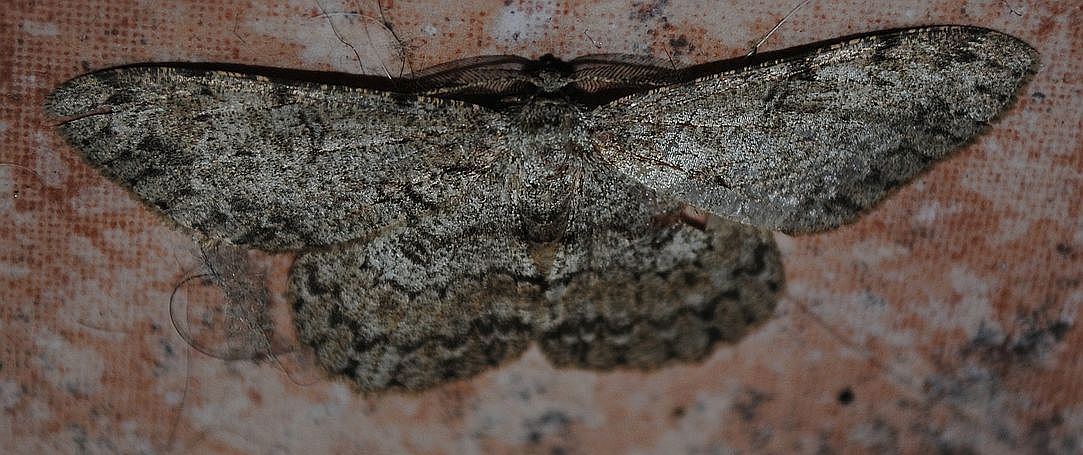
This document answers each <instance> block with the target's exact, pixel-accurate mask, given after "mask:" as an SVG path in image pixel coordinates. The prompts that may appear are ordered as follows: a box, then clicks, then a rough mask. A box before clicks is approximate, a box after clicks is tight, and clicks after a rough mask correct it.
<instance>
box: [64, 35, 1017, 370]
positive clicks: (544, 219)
mask: <svg viewBox="0 0 1083 455" xmlns="http://www.w3.org/2000/svg"><path fill="white" fill-rule="evenodd" d="M1037 61H1038V54H1037V52H1036V51H1035V50H1034V49H1033V48H1031V47H1030V46H1028V45H1027V44H1026V43H1024V42H1022V41H1020V40H1019V39H1016V38H1013V37H1011V36H1008V35H1005V34H1002V33H999V32H995V31H992V30H987V29H982V28H975V27H963V26H936V27H924V28H915V29H905V30H894V31H886V32H878V33H873V34H867V35H863V36H857V37H851V38H845V39H839V40H834V41H831V42H825V43H819V44H814V45H809V46H804V47H801V48H795V49H790V50H785V51H780V52H775V53H769V54H759V55H757V56H753V57H750V58H743V59H736V60H729V61H722V62H715V63H708V64H704V65H698V66H693V67H689V68H683V69H670V68H666V67H664V66H661V65H653V64H648V63H645V62H644V60H643V59H636V58H632V57H617V56H585V57H579V58H576V59H573V60H569V61H562V60H559V59H556V58H554V57H551V56H546V57H542V58H541V59H537V60H532V59H526V58H521V57H513V56H494V57H479V58H474V59H468V60H463V61H457V62H451V63H448V64H444V65H440V66H437V67H434V68H430V69H428V70H425V71H423V72H421V73H419V74H416V75H413V76H411V77H409V78H402V79H381V78H371V77H368V78H366V77H356V78H353V79H346V78H342V77H339V76H335V77H331V76H330V75H326V76H325V75H316V74H311V73H300V72H291V71H288V70H276V71H269V70H267V69H259V68H226V67H207V66H202V67H201V66H196V65H161V64H159V65H135V66H126V67H120V68H113V69H108V70H103V71H98V72H94V73H90V74H87V75H84V76H80V77H78V78H75V79H72V80H70V81H68V82H66V83H64V84H63V85H61V86H60V87H59V88H57V89H56V90H55V91H54V92H52V93H51V94H50V95H48V97H47V99H46V101H45V107H46V110H47V111H48V112H49V113H50V114H53V115H56V116H60V117H62V118H63V122H62V123H61V125H60V126H59V129H60V132H61V134H62V135H63V136H64V138H66V140H67V141H68V142H69V143H70V144H71V145H72V146H73V147H74V148H75V149H77V150H78V151H79V152H80V153H81V155H82V156H83V158H84V159H85V160H86V161H87V162H88V163H90V164H91V165H93V166H95V167H96V168H98V169H99V170H100V171H101V172H102V174H104V175H105V176H106V177H107V178H109V179H110V180H112V181H114V182H116V183H117V184H119V185H122V186H123V187H125V188H127V189H128V190H129V191H130V192H131V193H132V194H134V195H135V196H136V197H137V198H138V199H139V200H140V201H142V202H144V203H146V204H147V206H148V207H149V208H150V209H152V210H154V211H156V212H158V213H160V214H162V215H163V216H164V217H166V218H168V219H169V220H172V221H173V222H174V223H175V224H176V225H177V226H178V227H180V228H182V229H184V230H186V231H189V232H191V233H193V234H196V235H197V236H199V237H202V238H205V239H210V240H214V241H220V242H227V243H230V244H234V245H238V246H242V247H247V248H256V249H262V250H266V251H272V252H296V253H297V258H296V260H295V263H294V265H293V268H292V271H291V276H290V296H289V299H290V301H291V303H292V305H293V310H294V317H295V323H296V326H297V329H298V333H299V336H300V339H301V340H302V341H303V342H304V343H306V344H308V345H311V346H312V348H313V349H314V350H315V353H316V357H317V359H318V363H319V364H320V365H321V366H322V367H323V368H324V369H325V370H326V371H328V372H329V373H330V374H332V375H334V376H340V377H344V378H348V379H349V380H350V381H352V382H353V383H354V384H356V386H357V387H358V388H359V389H360V390H365V391H381V390H388V389H415V390H416V389H423V388H427V387H431V386H433V385H437V384H441V383H445V382H447V381H451V380H455V379H459V378H465V377H469V376H472V375H474V374H477V373H479V372H481V371H483V370H485V369H487V368H490V367H492V366H494V365H497V364H500V363H501V362H504V361H507V360H509V359H514V358H516V357H517V356H518V355H519V354H521V353H522V352H523V351H524V350H525V349H526V348H527V347H528V346H529V345H530V343H531V342H536V343H537V344H538V345H539V347H540V349H541V350H542V352H543V353H545V355H546V356H547V357H548V358H549V359H550V360H551V361H552V362H553V363H554V364H555V365H558V366H573V367H582V368H599V369H604V368H613V367H632V368H644V369H645V368H654V367H657V366H659V365H664V364H667V363H669V362H672V361H691V360H697V359H701V358H703V357H705V356H706V355H707V354H709V353H710V352H711V350H712V348H713V346H715V345H716V344H717V343H718V342H720V341H734V340H737V339H739V338H740V337H741V336H742V334H744V333H746V332H747V330H749V329H750V328H751V327H754V326H755V325H756V324H758V323H761V322H762V321H764V320H765V319H766V318H768V317H769V315H770V314H771V313H772V311H773V309H774V305H775V302H776V299H777V297H778V295H779V293H780V292H781V289H782V285H783V272H782V266H781V263H780V260H779V253H778V250H777V248H776V247H775V244H774V242H773V240H772V237H771V233H770V231H771V230H781V231H784V232H789V233H807V232H817V231H822V230H826V229H831V228H834V227H836V226H839V225H841V224H844V223H847V222H850V221H852V220H853V219H855V218H856V217H857V216H858V215H859V214H861V213H862V212H863V211H864V210H865V209H867V208H868V207H870V206H872V205H874V204H875V203H876V202H877V201H879V200H881V199H883V198H884V197H885V195H886V194H887V193H888V192H889V191H890V190H891V189H892V188H895V187H898V186H899V185H902V184H905V183H906V182H908V181H909V180H911V179H913V178H914V176H915V175H917V174H918V173H920V172H922V171H923V170H925V169H927V168H929V167H930V166H932V165H933V163H935V162H936V161H938V160H940V159H942V158H944V157H945V156H947V155H949V154H950V153H951V152H952V151H954V150H956V149H958V148H959V147H960V146H962V145H964V144H965V143H967V142H968V141H970V140H972V139H973V138H974V137H976V136H977V135H978V134H980V133H981V132H982V131H983V130H984V129H985V128H986V127H987V125H988V124H989V123H990V122H991V121H992V120H993V119H994V118H995V117H996V116H997V115H998V114H999V113H1000V112H1001V111H1002V110H1004V109H1005V108H1006V107H1007V106H1009V105H1010V103H1011V102H1012V100H1013V99H1014V97H1015V94H1016V92H1017V91H1018V90H1019V88H1020V87H1021V86H1022V84H1023V83H1024V82H1025V80H1026V79H1027V78H1028V77H1029V75H1031V74H1032V73H1033V72H1034V71H1035V68H1036V66H1037Z"/></svg>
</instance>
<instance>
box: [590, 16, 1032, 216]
mask: <svg viewBox="0 0 1083 455" xmlns="http://www.w3.org/2000/svg"><path fill="white" fill-rule="evenodd" d="M1037 62H1038V53H1037V52H1036V51H1035V50H1034V49H1033V48H1031V47H1030V46H1028V45H1027V44H1026V43H1024V42H1022V41H1020V40H1018V39H1016V38H1013V37H1011V36H1008V35H1005V34H1002V33H999V32H995V31H992V30H987V29H982V28H975V27H961V26H943V27H928V28H917V29H909V30H901V31H892V32H887V33H883V34H876V35H868V36H864V37H861V38H858V39H855V40H851V41H846V42H841V43H837V44H832V45H829V46H826V47H820V48H814V49H812V50H811V51H807V52H804V53H798V54H796V55H792V56H789V57H787V58H785V59H783V60H779V61H773V62H766V63H762V64H758V65H753V66H750V67H746V68H740V69H736V70H731V71H726V72H722V73H719V74H714V75H708V76H705V77H701V78H698V79H695V80H693V81H691V82H686V83H681V84H676V85H673V86H669V87H664V88H659V89H655V90H652V91H649V92H645V93H640V94H635V95H631V96H628V97H625V98H622V99H619V100H617V101H614V102H613V103H611V104H609V105H606V106H603V107H601V108H599V109H597V110H596V111H595V112H594V118H593V124H592V125H591V126H590V127H589V128H590V129H591V130H592V133H591V134H592V141H593V143H594V146H595V149H596V151H597V152H598V153H599V154H600V155H601V156H602V157H604V159H605V160H607V161H608V162H610V163H611V164H612V165H614V166H616V167H617V168H618V169H620V170H621V172H623V173H624V174H626V175H628V176H629V177H631V178H633V179H635V180H637V181H639V182H641V183H643V184H644V185H646V186H648V187H650V188H653V189H655V190H658V191H661V192H663V193H665V194H669V195H672V196H674V197H677V198H679V199H682V200H684V201H687V202H688V203H690V204H693V205H695V206H697V207H700V208H703V209H706V210H708V211H710V212H713V213H715V214H717V215H719V216H723V217H728V218H731V219H734V220H737V221H740V222H744V223H750V224H754V225H757V226H761V227H767V228H770V229H776V230H782V231H786V232H791V233H799V232H813V231H820V230H825V229H831V228H833V227H837V226H839V225H841V224H844V223H847V222H850V221H852V220H853V219H855V218H856V217H857V216H858V215H859V214H860V213H861V212H863V211H864V210H865V209H866V208H868V207H870V206H872V205H874V204H876V203H877V202H878V201H880V200H881V199H882V198H883V197H884V196H885V195H886V194H887V193H888V192H889V191H890V190H891V189H892V188H895V187H897V186H900V185H902V184H904V183H906V182H908V181H910V180H911V179H913V178H914V176H916V175H917V174H919V173H920V172H922V171H923V170H925V169H927V168H929V167H930V166H932V164H933V163H935V162H936V161H938V160H940V159H942V158H944V157H945V156H947V155H949V154H950V153H951V152H952V151H954V150H957V149H958V148H959V147H960V146H962V145H963V144H966V143H967V142H968V141H970V140H972V139H973V138H974V137H976V136H977V135H978V134H980V133H981V132H982V131H983V130H984V128H985V126H986V125H988V123H989V122H991V121H992V120H993V119H994V118H995V117H996V116H997V115H998V114H999V113H1000V112H1001V111H1002V110H1004V109H1005V108H1007V106H1008V105H1009V104H1010V103H1011V102H1012V100H1013V99H1014V97H1015V93H1016V92H1017V90H1018V89H1019V88H1020V87H1021V86H1022V84H1023V83H1024V82H1025V81H1026V80H1027V78H1028V77H1029V76H1030V75H1031V74H1032V73H1033V72H1034V71H1035V69H1036V65H1037ZM716 65H717V64H716ZM697 71H702V69H697Z"/></svg>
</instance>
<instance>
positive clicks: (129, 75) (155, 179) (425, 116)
mask: <svg viewBox="0 0 1083 455" xmlns="http://www.w3.org/2000/svg"><path fill="white" fill-rule="evenodd" d="M46 109H47V111H49V112H50V113H51V114H53V115H58V116H65V117H69V119H68V120H66V121H65V122H64V123H63V124H62V125H61V127H60V129H61V132H62V134H63V135H64V137H65V138H67V140H68V142H70V143H71V144H72V145H73V146H75V147H76V148H77V149H79V151H80V152H81V153H82V154H83V156H84V157H85V158H86V160H87V161H88V162H90V163H91V164H92V165H94V166H96V167H98V168H100V169H101V170H102V171H103V173H104V174H105V175H106V176H108V177H109V178H111V179H112V180H113V181H115V182H116V183H118V184H120V185H123V186H125V187H127V188H129V189H131V190H132V191H133V192H134V193H136V194H137V195H139V196H140V197H141V198H142V199H143V200H144V201H145V202H147V203H148V204H150V205H151V206H153V207H155V208H157V209H158V210H160V211H161V212H162V213H164V214H165V215H167V216H168V217H169V218H170V219H172V220H174V221H175V222H177V223H178V224H180V225H181V226H183V227H185V228H188V229H192V230H195V231H198V232H200V233H202V234H203V235H205V236H207V237H209V238H212V239H225V240H228V241H230V242H232V243H234V244H237V245H242V246H251V247H257V248H262V249H267V250H290V249H298V248H303V247H318V246H326V245H331V244H334V243H337V242H341V241H346V240H352V239H357V238H362V237H364V236H366V235H370V234H372V233H374V232H375V231H376V230H379V229H382V228H385V227H387V226H390V225H392V224H394V223H396V222H397V221H402V220H411V219H415V218H417V217H419V216H421V215H423V214H424V213H428V212H431V211H433V210H441V209H444V208H447V207H449V206H454V205H455V204H458V203H459V199H460V198H461V195H462V193H463V191H464V188H467V187H470V186H472V185H476V183H475V182H476V181H477V180H479V177H478V176H480V175H482V174H484V172H485V170H486V167H487V166H488V165H489V163H491V162H492V161H493V160H494V159H495V158H496V156H497V155H498V153H499V152H498V150H497V147H495V146H494V144H493V143H492V142H490V141H492V140H494V136H495V134H494V133H493V132H492V131H491V129H493V128H499V127H500V125H501V122H502V121H503V120H502V118H500V117H498V116H496V115H495V114H492V113H491V112H489V111H487V110H485V109H483V108H480V107H477V106H473V105H469V104H466V103H461V102H457V101H448V100H437V99H431V98H425V97H418V96H413V95H394V94H390V93H386V92H376V91H368V90H363V89H356V88H350V87H341V86H327V85H319V84H313V83H301V82H288V81H272V80H269V79H267V78H263V77H257V76H250V75H241V74H233V73H226V72H219V71H200V70H193V69H181V68H170V67H130V68H118V69H114V70H108V71H101V72H96V73H92V74H88V75H85V76H82V77H79V78H76V79H73V80H71V81H69V82H67V83H66V84H64V85H63V86H61V87H59V88H58V89H57V90H56V91H55V92H53V93H52V94H50V95H49V97H48V98H47V100H46ZM406 131H408V132H409V134H403V132H406Z"/></svg>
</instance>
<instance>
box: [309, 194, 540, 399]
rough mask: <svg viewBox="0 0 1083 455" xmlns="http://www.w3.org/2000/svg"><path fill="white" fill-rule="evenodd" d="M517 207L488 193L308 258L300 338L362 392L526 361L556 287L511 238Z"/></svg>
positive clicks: (421, 385)
mask: <svg viewBox="0 0 1083 455" xmlns="http://www.w3.org/2000/svg"><path fill="white" fill-rule="evenodd" d="M498 174H499V173H493V174H491V176H492V177H494V181H493V182H491V184H493V185H496V184H497V182H496V180H498V179H502V178H503V176H501V175H498ZM480 187H481V188H484V185H481V186H480ZM510 203H511V199H510V197H509V195H508V193H507V192H506V191H504V192H498V193H488V194H486V192H485V191H479V192H476V193H472V194H471V195H470V196H468V197H467V200H466V202H465V203H464V204H462V205H461V206H460V208H459V209H458V210H455V211H452V212H446V213H434V214H433V215H432V216H431V217H427V218H424V219H420V220H417V221H416V222H415V223H413V224H410V225H400V226H396V227H394V228H393V229H389V230H387V231H386V232H383V233H382V234H381V235H379V236H377V237H376V238H374V239H373V240H372V241H370V242H367V243H365V242H351V243H346V244H343V245H338V246H336V247H332V248H329V249H325V250H319V251H312V252H308V253H305V254H302V255H300V256H299V257H298V258H297V260H296V261H295V262H294V265H293V271H292V272H291V278H290V279H291V283H290V293H291V297H290V299H291V301H292V302H293V308H294V321H295V323H296V324H297V329H298V334H299V336H300V339H301V341H302V342H304V343H306V344H309V345H311V346H312V347H313V348H314V349H315V352H316V357H317V360H318V362H319V364H320V365H321V366H322V367H323V368H325V369H326V370H327V371H329V372H331V373H332V374H336V375H341V376H343V377H345V378H348V379H349V380H351V381H352V382H353V383H355V384H356V385H357V387H358V388H359V389H361V390H363V391H383V390H388V389H409V390H418V389H424V388H427V387H431V386H433V385H437V384H441V383H444V382H447V381H451V380H455V379H461V378H465V377H469V376H472V375H474V374H477V373H479V372H481V371H483V370H485V369H487V368H490V367H492V366H495V365H497V364H499V363H501V362H503V361H505V360H509V359H513V358H516V357H518V356H519V355H520V354H521V353H522V352H523V350H524V349H526V347H527V346H528V345H529V343H530V341H531V339H532V336H533V331H534V329H533V324H534V323H535V321H536V320H537V319H538V317H539V316H538V315H539V314H540V313H543V312H544V311H545V308H544V306H542V305H540V304H539V303H540V302H541V301H542V299H543V293H544V291H545V286H544V278H543V277H542V276H541V275H539V273H538V270H537V268H536V267H535V266H534V263H533V260H532V258H531V256H530V246H529V245H528V244H527V242H525V241H524V240H522V239H521V238H520V237H518V236H515V235H510V233H509V228H508V226H507V224H508V220H509V218H511V215H510V214H511V213H512V211H511V209H510V208H509V204H510Z"/></svg>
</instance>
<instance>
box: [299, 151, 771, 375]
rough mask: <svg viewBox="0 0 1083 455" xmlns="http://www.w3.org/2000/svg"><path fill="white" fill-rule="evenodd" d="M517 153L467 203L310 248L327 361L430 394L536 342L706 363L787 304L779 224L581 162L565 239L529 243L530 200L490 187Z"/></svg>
mask: <svg viewBox="0 0 1083 455" xmlns="http://www.w3.org/2000/svg"><path fill="white" fill-rule="evenodd" d="M520 164H521V163H519V162H515V161H512V162H506V163H503V164H502V165H498V166H497V167H495V168H494V172H492V173H490V174H489V175H488V176H487V177H488V178H489V179H490V181H488V182H486V183H484V184H482V185H479V186H478V188H479V191H477V192H471V193H470V194H469V195H468V196H467V197H465V198H464V202H463V203H462V204H461V205H460V206H458V207H457V208H456V210H454V211H450V212H442V213H436V214H433V216H431V217H427V218H425V219H421V220H417V222H416V223H414V224H410V225H400V226H396V227H394V228H393V229H389V230H387V231H385V232H384V233H382V234H381V235H379V236H377V237H376V238H375V239H373V240H372V241H370V242H367V243H362V242H350V243H346V244H343V245H338V246H335V247H332V248H328V249H324V250H319V251H311V252H307V253H304V254H302V255H301V256H299V257H298V259H297V261H296V262H295V263H294V268H293V271H292V273H291V284H290V290H291V297H290V299H291V301H292V302H293V306H294V316H295V318H294V320H295V322H296V324H297V327H298V333H299V335H300V338H301V341H303V342H304V343H306V344H309V345H311V346H312V347H313V348H314V349H315V352H316V356H317V359H318V361H319V363H320V365H321V366H322V367H324V368H325V369H326V370H328V371H329V372H331V373H333V374H336V375H340V376H343V377H345V378H347V379H349V380H351V381H352V382H353V383H354V384H356V385H357V386H358V388H359V389H361V390H364V391H384V390H389V389H408V390H418V389H424V388H427V387H431V386H434V385H438V384H442V383H445V382H448V381H451V380H455V379H462V378H466V377H470V376H473V375H475V374H477V373H480V372H482V371H484V370H486V369H488V368H490V367H492V366H495V365H497V364H500V363H502V362H505V361H508V360H511V359H514V358H516V357H518V356H519V355H520V354H521V353H522V352H523V350H524V349H525V348H526V347H527V346H528V345H529V343H530V342H531V341H533V340H537V341H538V342H539V344H540V346H541V348H542V350H543V352H544V353H545V354H546V355H547V356H548V357H549V358H550V359H551V360H552V361H553V363H554V364H556V365H558V366H574V367H587V368H613V367H637V368H654V367H659V366H662V365H664V364H667V363H670V362H673V361H682V360H683V361H690V360H697V359H701V358H703V357H705V356H706V355H708V354H709V353H710V352H711V351H712V348H714V347H715V345H716V344H717V343H718V342H719V341H734V340H737V339H739V338H740V337H741V336H743V335H744V334H745V333H746V332H747V330H748V329H749V328H751V327H753V326H755V325H757V324H759V323H762V322H763V321H764V320H766V319H767V317H769V315H770V314H771V312H772V310H773V309H774V305H775V301H776V298H777V294H778V292H779V291H780V289H781V285H782V280H783V278H782V267H781V263H780V261H779V255H778V250H777V248H776V247H775V245H774V242H773V241H772V239H771V236H770V233H768V232H766V231H764V230H761V229H758V228H754V227H751V226H746V225H740V224H736V223H733V222H730V221H725V220H722V219H719V218H717V217H708V218H706V219H703V218H701V217H699V216H698V215H696V214H691V215H689V214H688V213H687V210H689V208H688V207H687V206H686V205H685V204H683V203H680V202H678V201H674V200H673V199H672V198H668V197H661V198H658V197H655V196H654V195H653V191H651V190H649V189H647V188H645V187H643V186H642V185H640V184H638V183H636V182H633V181H631V180H629V179H627V178H626V177H624V176H623V175H620V174H619V173H618V172H617V171H616V170H614V169H612V168H609V167H608V166H606V165H604V164H601V163H590V162H586V161H584V162H582V163H576V164H575V165H574V166H576V167H580V166H581V167H580V168H579V169H577V170H575V171H573V172H574V173H575V174H577V175H581V176H583V177H582V178H581V179H578V181H577V182H578V184H577V187H576V188H575V190H574V191H571V192H569V195H571V197H572V198H573V200H571V201H569V203H568V206H569V207H570V208H571V209H570V210H571V211H570V213H568V214H567V219H566V220H565V221H566V224H565V227H566V228H565V229H564V230H563V231H562V235H561V236H560V237H559V238H557V239H553V240H551V241H547V242H540V243H539V242H530V241H528V240H525V239H524V236H523V235H522V233H523V232H530V231H532V230H533V229H531V228H529V227H528V226H530V225H531V222H532V221H533V218H532V217H531V216H530V215H531V214H530V212H525V213H524V212H522V211H521V208H522V206H521V204H522V203H523V201H522V200H521V199H520V198H519V197H518V196H517V195H515V194H513V193H512V192H510V191H503V192H497V193H491V192H486V191H485V190H484V189H486V188H491V187H499V186H501V185H507V184H509V182H508V180H504V181H503V182H502V181H501V180H502V179H509V177H508V176H510V175H513V174H514V173H515V172H516V170H515V169H517V168H518V166H519V165H520ZM510 180H512V181H513V180H514V179H510Z"/></svg>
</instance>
